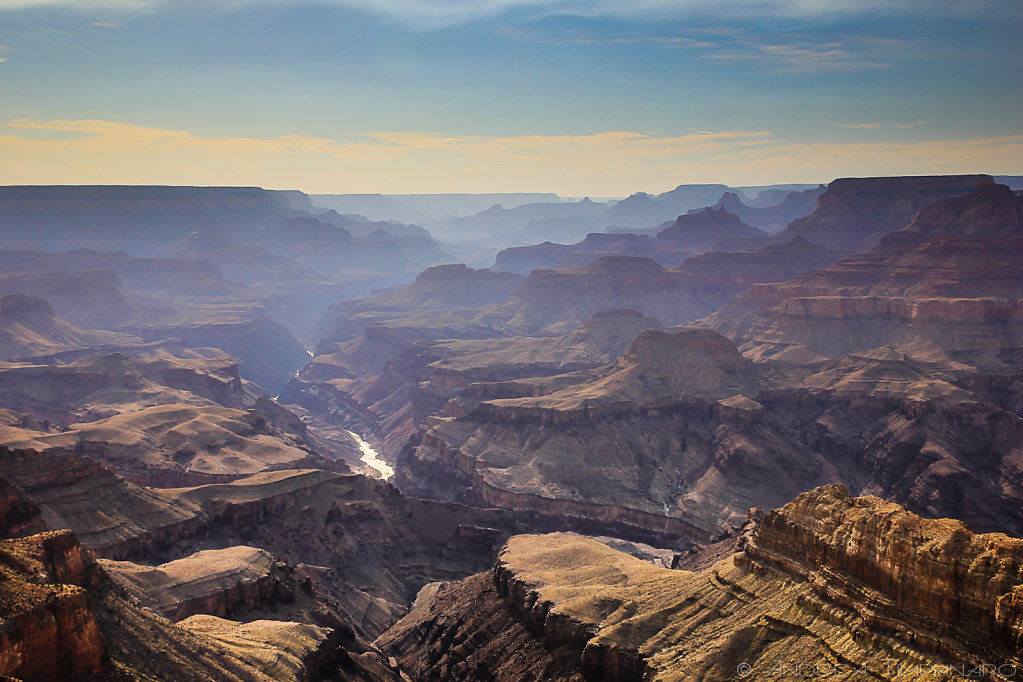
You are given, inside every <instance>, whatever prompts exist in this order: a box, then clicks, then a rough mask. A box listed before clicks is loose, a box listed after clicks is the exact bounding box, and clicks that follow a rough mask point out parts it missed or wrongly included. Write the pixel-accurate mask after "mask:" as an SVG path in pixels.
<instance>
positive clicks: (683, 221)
mask: <svg viewBox="0 0 1023 682" xmlns="http://www.w3.org/2000/svg"><path fill="white" fill-rule="evenodd" d="M762 236H766V233H765V232H763V231H762V230H758V229H757V228H755V227H750V226H749V225H747V224H746V223H744V222H742V220H741V219H740V218H739V217H738V216H737V215H735V214H733V213H729V212H728V210H727V209H725V208H706V209H704V210H703V211H699V212H696V213H686V214H684V215H680V216H679V217H678V219H677V220H676V221H675V222H674V223H672V224H671V225H669V226H668V227H666V228H664V229H663V230H662V231H661V232H659V233H658V234H657V237H656V238H655V239H654V243H655V244H656V245H657V246H660V247H662V248H665V247H666V248H672V249H675V250H679V251H694V252H699V251H706V250H708V249H710V247H711V246H713V245H714V243H715V242H718V241H720V240H722V239H737V238H745V237H762Z"/></svg>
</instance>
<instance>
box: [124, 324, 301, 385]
mask: <svg viewBox="0 0 1023 682" xmlns="http://www.w3.org/2000/svg"><path fill="white" fill-rule="evenodd" d="M134 331H135V332H137V333H138V335H139V336H141V337H142V338H143V339H145V340H147V341H155V340H159V339H164V338H168V337H174V338H179V339H181V340H182V341H184V342H185V344H186V345H188V346H192V347H198V348H219V349H221V350H224V351H226V352H228V353H229V354H231V355H232V356H234V357H236V358H238V359H239V360H240V361H241V364H240V365H239V372H240V373H241V375H242V376H243V377H245V378H246V379H250V380H252V381H254V382H256V383H257V384H259V385H260V386H262V387H264V388H265V389H267V390H268V391H270V392H271V395H275V394H276V393H278V392H280V390H281V389H282V388H284V386H285V385H286V384H287V383H288V381H289V380H290V379H291V377H292V376H294V374H295V372H297V371H298V370H299V369H300V368H301V367H302V365H304V364H305V363H306V361H307V360H308V359H309V356H308V355H307V354H306V352H305V349H304V348H303V347H302V344H300V343H299V342H298V341H297V340H296V339H295V337H294V336H293V335H292V334H291V332H289V331H288V330H287V329H286V328H285V327H284V326H283V325H281V324H278V323H277V322H274V321H273V320H270V319H267V318H265V317H254V318H249V319H244V320H239V321H237V322H222V323H221V322H216V323H212V324H201V323H200V324H184V325H180V326H178V325H175V326H150V327H145V328H141V329H136V330H134Z"/></svg>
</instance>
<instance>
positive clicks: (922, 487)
mask: <svg viewBox="0 0 1023 682" xmlns="http://www.w3.org/2000/svg"><path fill="white" fill-rule="evenodd" d="M192 189H195V188H123V187H111V188H77V189H75V188H50V189H47V188H38V189H34V188H0V219H3V220H6V221H8V224H10V225H12V226H13V227H12V231H10V232H6V233H5V235H4V243H5V245H6V246H7V247H9V248H6V249H5V250H2V251H0V538H2V539H0V555H2V556H0V571H2V572H3V580H2V581H0V583H2V584H0V588H2V591H3V599H2V606H3V609H4V612H3V614H2V619H3V620H2V622H0V674H3V675H11V676H15V677H21V678H23V679H28V680H42V679H119V680H120V679H124V680H129V679H140V680H141V679H195V680H199V679H218V680H219V679H225V680H263V679H293V680H318V679H328V680H382V681H397V680H401V679H405V680H440V679H452V680H484V679H488V680H519V679H558V680H580V681H582V680H631V679H635V680H640V679H658V680H661V679H663V680H689V679H692V680H698V679H699V680H729V679H743V678H747V677H748V678H751V679H785V678H786V677H787V676H788V677H800V676H803V677H806V676H808V675H811V674H812V675H814V676H821V675H823V674H824V673H827V676H831V677H835V678H837V679H855V678H857V676H862V675H869V676H870V677H872V678H873V679H882V680H887V679H891V680H904V679H935V680H937V679H947V677H948V675H949V674H951V673H952V671H954V670H958V669H965V668H963V666H972V668H971V669H977V667H978V666H980V667H981V668H980V669H981V670H982V671H983V673H984V674H985V675H987V676H988V678H989V679H996V680H997V679H1018V678H1019V674H1018V673H1017V667H1019V666H1020V665H1023V660H1021V655H1020V651H1021V646H1023V644H1021V642H1023V631H1021V627H1023V626H1021V624H1023V615H1021V613H1020V609H1021V606H1020V605H1021V604H1023V596H1021V594H1023V593H1021V592H1020V591H1021V590H1023V574H1021V573H1020V571H1021V568H1020V567H1021V566H1023V550H1021V544H1020V543H1021V541H1020V540H1019V539H1017V538H1019V537H1023V476H1021V473H1020V472H1023V449H1021V448H1020V446H1019V444H1020V443H1023V389H1021V385H1023V384H1021V379H1020V377H1021V371H1020V367H1021V365H1020V361H1021V358H1023V355H1021V353H1020V348H1021V347H1023V344H1021V339H1023V337H1021V334H1020V332H1021V329H1020V328H1018V327H1019V320H1020V313H1021V310H1023V308H1021V301H1023V278H1021V275H1020V273H1021V272H1023V263H1021V262H1019V258H1018V256H1019V255H1020V254H1021V253H1023V249H1021V248H1020V246H1021V243H1020V242H1021V240H1023V220H1021V216H1023V197H1021V196H1020V195H1019V194H1018V193H1016V192H1014V191H1013V190H1011V189H1009V188H1008V187H1006V186H1004V185H1000V184H997V183H995V182H994V181H993V180H992V179H991V177H990V176H983V175H977V176H936V177H933V178H851V179H839V180H835V181H834V182H832V183H830V184H829V185H827V186H826V187H825V186H820V187H817V186H816V185H806V186H795V185H793V186H784V187H779V188H775V189H770V190H766V191H765V192H766V193H765V195H764V196H761V197H757V198H751V197H753V196H754V195H753V194H752V193H750V194H745V193H744V194H742V195H741V196H740V194H739V193H736V192H733V193H732V194H728V193H727V192H730V191H733V190H732V189H731V188H729V187H727V186H724V185H692V186H680V187H679V188H677V189H676V190H673V191H672V192H668V193H664V194H662V195H658V196H653V195H647V194H637V195H633V196H632V197H629V198H628V199H625V200H623V201H620V202H618V203H617V204H615V205H613V206H612V205H605V204H604V203H601V202H597V201H590V200H588V199H586V200H582V201H572V202H561V203H555V202H550V203H539V204H537V203H533V204H531V203H528V201H527V198H525V197H523V201H526V203H523V204H518V205H517V206H516V207H513V208H501V207H498V208H492V209H487V210H484V211H482V213H481V214H479V215H468V214H466V215H463V216H462V218H464V220H461V219H459V220H454V219H446V222H444V225H446V229H450V230H451V231H453V232H458V231H464V230H468V229H471V226H472V225H478V224H482V223H481V222H480V221H490V222H492V223H493V224H494V225H495V226H501V228H500V229H501V230H507V231H508V234H512V233H514V234H517V235H519V237H516V239H519V238H520V237H522V236H523V235H526V236H528V235H532V234H542V233H543V230H545V229H547V228H551V229H552V230H554V229H563V230H564V232H565V234H569V233H572V231H573V230H578V229H580V228H584V229H585V231H584V232H583V233H582V234H585V235H586V236H585V237H582V236H581V235H580V237H579V238H581V241H578V242H577V243H574V244H564V245H563V244H555V243H552V242H546V243H541V244H536V245H532V246H531V245H528V244H526V243H522V242H521V241H519V242H518V243H517V244H515V245H514V246H513V245H511V244H509V243H507V241H506V245H507V246H509V247H510V248H505V249H504V250H500V251H497V250H496V249H494V250H493V251H491V252H490V253H496V261H495V262H494V266H493V267H492V268H486V267H481V266H482V265H483V264H482V263H479V262H474V263H472V264H471V265H470V264H466V263H454V262H452V260H453V259H452V258H450V257H449V255H448V248H449V246H450V245H448V244H444V243H441V242H437V241H436V240H434V239H433V238H432V236H431V233H430V232H427V230H425V229H423V228H422V227H419V226H418V225H411V224H397V223H393V222H375V221H374V220H372V219H370V218H365V217H363V216H356V215H352V214H346V213H343V212H338V211H337V210H333V209H332V208H330V207H321V206H317V205H316V204H315V203H314V198H313V197H309V196H307V195H304V194H302V193H299V192H270V191H266V190H257V189H249V188H235V189H232V188H207V189H203V190H202V191H190V190H192ZM214 190H215V191H214ZM538 198H539V199H541V200H542V199H543V197H538ZM335 199H336V201H334V200H332V201H331V203H332V205H333V206H337V207H342V208H343V207H344V206H345V205H348V204H346V203H345V202H347V201H349V200H348V199H344V198H343V197H337V198H335ZM352 201H354V200H352ZM424 201H425V200H424ZM438 201H439V199H438ZM481 201H482V199H481ZM367 202H368V200H367ZM367 202H363V203H364V204H365V205H366V206H367V207H370V206H371V204H372V202H368V203H367ZM466 202H468V199H466ZM814 202H816V207H814V206H813V205H812V204H813V203H814ZM356 203H357V202H356ZM378 203H379V202H378ZM470 203H471V202H470ZM352 205H355V204H352ZM373 205H375V204H373ZM396 205H397V204H396ZM408 205H409V206H412V204H411V203H410V204H408ZM466 205H469V203H466ZM381 207H383V208H386V206H384V205H383V204H381ZM483 208H485V205H484V206H483ZM733 209H734V211H733ZM475 210H477V211H479V210H480V209H475ZM665 212H667V215H665ZM797 214H798V215H797ZM789 216H791V217H790V218H789ZM655 217H656V219H655ZM562 219H565V220H568V221H569V222H567V223H565V224H564V225H562V226H561V227H557V228H555V226H554V223H555V222H557V221H559V220H562ZM608 221H617V222H608ZM786 221H788V226H787V227H786V226H784V225H781V224H780V222H786ZM605 223H606V224H605ZM103 225H106V226H107V228H104V227H102V226H103ZM143 225H146V226H149V227H148V229H141V227H140V226H143ZM591 227H594V228H595V229H601V228H607V229H608V231H606V232H594V231H593V229H590V228H591ZM495 229H496V228H495ZM33 234H35V235H37V237H38V236H45V235H51V234H52V235H56V236H55V237H54V238H55V239H56V238H57V236H59V240H58V241H56V242H54V244H53V245H52V246H47V248H48V249H49V248H53V249H55V250H53V251H49V250H42V249H40V248H38V245H32V244H27V243H24V242H26V240H30V237H31V236H32V235H33ZM551 234H554V233H553V232H551ZM506 236H507V235H506ZM506 236H505V237H501V239H500V240H499V239H496V238H495V240H494V241H493V244H498V243H500V242H501V241H502V240H505V239H506ZM507 240H511V237H507ZM15 242H17V243H15ZM114 243H117V244H119V245H120V247H119V248H118V249H117V250H113V249H112V246H113V244H114ZM463 246H464V244H463ZM458 248H462V247H461V246H460V247H458ZM99 249H111V250H99ZM459 253H462V251H459ZM47 651H53V652H56V654H55V655H52V656H47V655H44V654H43V652H47ZM956 666H959V667H958V668H957V667H956Z"/></svg>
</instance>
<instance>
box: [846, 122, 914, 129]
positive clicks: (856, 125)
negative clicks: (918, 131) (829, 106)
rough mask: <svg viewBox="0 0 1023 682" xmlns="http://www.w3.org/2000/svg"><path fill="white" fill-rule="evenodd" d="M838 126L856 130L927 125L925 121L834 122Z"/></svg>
mask: <svg viewBox="0 0 1023 682" xmlns="http://www.w3.org/2000/svg"><path fill="white" fill-rule="evenodd" d="M835 125H836V126H837V127H839V128H855V129H858V130H877V129H878V128H902V129H908V128H916V127H917V126H922V125H927V121H913V122H912V123H893V124H889V125H886V124H882V123H836V124H835Z"/></svg>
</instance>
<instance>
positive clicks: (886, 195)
mask: <svg viewBox="0 0 1023 682" xmlns="http://www.w3.org/2000/svg"><path fill="white" fill-rule="evenodd" d="M984 182H991V176H988V175H938V176H926V177H896V178H840V179H838V180H834V181H833V182H831V183H829V184H828V191H827V192H825V193H824V194H822V195H821V196H820V198H819V199H818V200H817V208H816V209H815V210H814V212H813V213H811V214H810V215H808V216H806V217H805V218H798V219H796V220H793V221H792V223H791V224H789V226H788V227H786V228H785V229H784V230H782V231H781V232H779V233H778V234H777V235H774V236H773V237H771V241H772V243H776V244H781V243H784V242H787V241H790V240H791V239H793V238H794V237H797V236H802V237H804V238H805V239H807V240H808V241H811V242H813V243H815V244H821V245H823V246H826V247H828V248H832V249H836V250H839V251H866V250H867V249H870V248H872V247H874V246H876V245H877V243H878V242H880V241H881V239H882V238H883V237H884V236H885V235H887V234H890V233H892V232H895V231H897V230H900V229H902V228H903V227H905V226H906V225H908V224H909V223H910V222H911V221H912V220H913V218H914V217H915V216H916V214H917V213H918V212H919V211H920V210H921V209H923V208H925V207H926V206H929V205H930V204H932V203H934V202H935V201H938V200H939V199H944V198H946V197H956V196H963V195H965V194H969V193H970V192H972V191H973V190H974V189H975V188H976V187H977V186H978V185H980V184H982V183H984ZM754 248H756V247H754Z"/></svg>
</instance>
